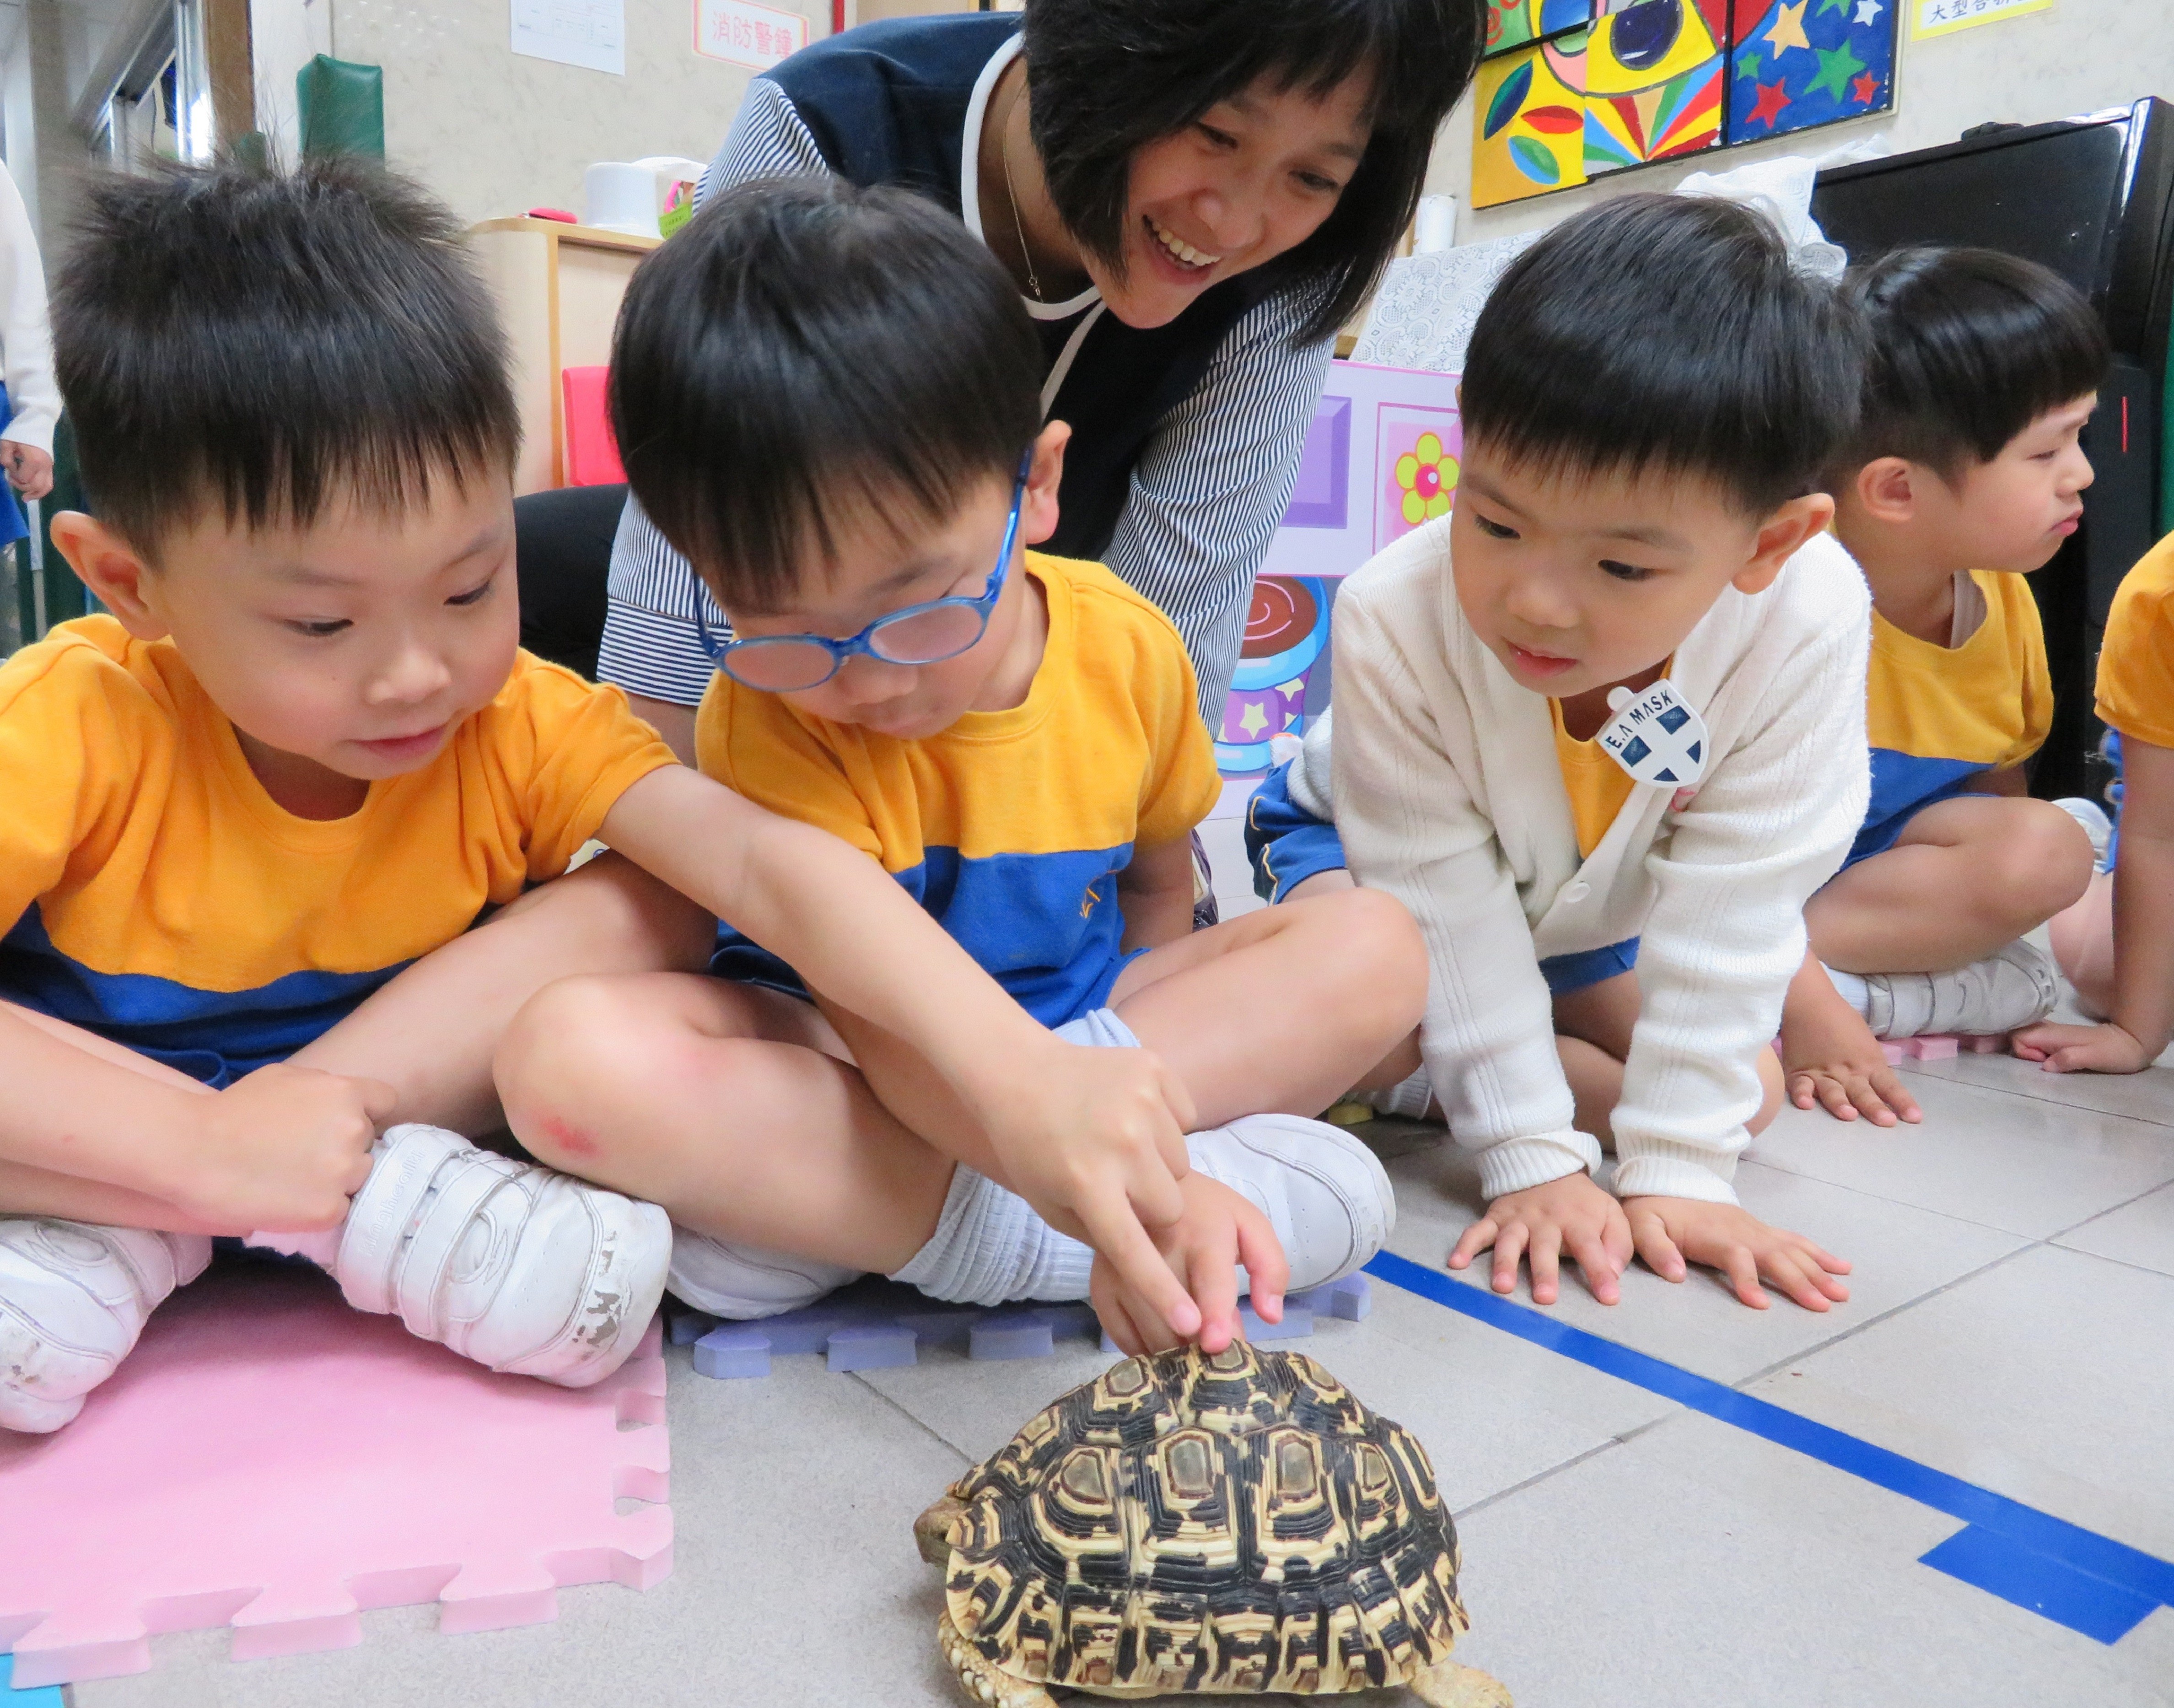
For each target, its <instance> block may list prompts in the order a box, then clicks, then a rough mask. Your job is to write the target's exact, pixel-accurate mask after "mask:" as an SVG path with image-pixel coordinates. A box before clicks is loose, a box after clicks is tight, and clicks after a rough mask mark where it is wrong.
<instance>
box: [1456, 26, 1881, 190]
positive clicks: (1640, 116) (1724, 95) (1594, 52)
mask: <svg viewBox="0 0 2174 1708" xmlns="http://www.w3.org/2000/svg"><path fill="white" fill-rule="evenodd" d="M1488 6H1489V19H1490V22H1489V31H1490V34H1489V39H1488V47H1487V53H1488V55H1489V57H1488V58H1487V59H1486V60H1485V61H1484V62H1483V64H1482V65H1481V68H1480V73H1479V99H1478V100H1477V101H1476V102H1475V103H1474V138H1473V166H1472V201H1473V205H1474V207H1476V208H1489V207H1495V206H1498V205H1500V204H1501V203H1506V202H1515V201H1521V200H1522V199H1524V198H1526V197H1532V196H1541V195H1545V194H1546V193H1548V192H1549V191H1551V190H1561V189H1567V188H1569V187H1570V186H1572V185H1576V184H1583V183H1587V182H1590V181H1592V180H1593V179H1594V178H1596V177H1598V176H1601V175H1602V174H1603V173H1607V172H1616V171H1623V170H1629V169H1631V168H1632V167H1636V166H1642V165H1649V164H1651V163H1652V162H1655V161H1658V160H1663V159H1680V158H1681V157H1683V156H1685V155H1687V154H1696V153H1699V152H1701V151H1702V150H1705V149H1717V148H1721V147H1724V146H1728V145H1733V144H1735V143H1752V142H1760V141H1763V140H1764V139H1765V138H1768V137H1775V136H1784V135H1787V134H1788V133H1790V132H1795V131H1802V130H1809V129H1812V128H1813V127H1816V126H1820V125H1829V124H1836V123H1839V122H1841V121H1843V120H1845V119H1853V118H1862V117H1863V116H1866V115H1867V114H1869V113H1878V112H1886V111H1891V110H1892V109H1893V107H1894V105H1895V35H1896V30H1897V26H1898V24H1899V20H1900V19H1901V11H1902V4H1901V0H1488ZM1588 9H1589V14H1590V15H1589V16H1588V15H1587V11H1588Z"/></svg>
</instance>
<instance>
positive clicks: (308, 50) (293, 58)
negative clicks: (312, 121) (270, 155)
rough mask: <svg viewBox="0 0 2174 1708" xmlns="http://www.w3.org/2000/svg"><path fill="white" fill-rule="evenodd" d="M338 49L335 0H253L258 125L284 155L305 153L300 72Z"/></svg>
mask: <svg viewBox="0 0 2174 1708" xmlns="http://www.w3.org/2000/svg"><path fill="white" fill-rule="evenodd" d="M331 51H333V0H249V62H250V70H251V73H252V74H253V76H254V78H255V80H256V84H257V129H258V130H260V131H262V132H264V134H265V135H266V136H268V137H269V138H272V140H273V147H274V149H275V150H276V152H277V154H278V155H279V158H280V159H284V160H292V159H295V158H296V157H297V156H298V155H300V153H301V127H300V114H299V113H298V112H297V111H295V75H296V73H299V72H300V70H301V68H303V67H304V66H306V65H307V64H308V63H309V62H310V61H311V59H313V58H314V57H316V56H317V55H318V54H320V53H330V52H331Z"/></svg>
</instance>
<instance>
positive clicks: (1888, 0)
mask: <svg viewBox="0 0 2174 1708" xmlns="http://www.w3.org/2000/svg"><path fill="white" fill-rule="evenodd" d="M1730 12H1731V14H1732V15H1731V19H1730V22H1731V24H1732V26H1733V28H1732V31H1731V34H1732V40H1733V45H1732V46H1731V48H1730V51H1729V77H1728V84H1729V89H1728V129H1727V135H1728V140H1729V141H1730V142H1731V143H1756V142H1761V141H1763V140H1765V139H1766V138H1768V137H1778V136H1785V135H1787V134H1788V133H1789V132H1793V131H1808V130H1811V129H1813V128H1814V127H1816V126H1819V125H1831V124H1837V123H1839V122H1841V121H1842V120H1844V119H1856V118H1863V116H1865V115H1866V114H1867V113H1877V112H1886V111H1889V110H1890V109H1891V108H1892V107H1893V106H1894V105H1895V24H1896V22H1897V20H1898V19H1899V18H1900V17H1901V5H1900V3H1899V0H1730Z"/></svg>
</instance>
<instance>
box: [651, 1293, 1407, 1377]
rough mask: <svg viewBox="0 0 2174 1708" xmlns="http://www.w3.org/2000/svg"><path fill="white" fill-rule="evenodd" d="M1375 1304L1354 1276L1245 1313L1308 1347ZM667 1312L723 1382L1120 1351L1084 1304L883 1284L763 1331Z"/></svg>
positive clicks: (698, 1359)
mask: <svg viewBox="0 0 2174 1708" xmlns="http://www.w3.org/2000/svg"><path fill="white" fill-rule="evenodd" d="M1372 1303H1373V1301H1372V1295H1371V1293H1370V1291H1369V1289H1368V1286H1367V1281H1366V1277H1365V1276H1364V1275H1347V1276H1345V1277H1344V1279H1342V1280H1341V1281H1332V1282H1330V1283H1329V1284H1328V1285H1326V1286H1323V1287H1314V1288H1310V1289H1307V1290H1306V1291H1305V1292H1303V1293H1293V1294H1291V1295H1289V1296H1288V1297H1287V1298H1285V1300H1284V1320H1283V1321H1282V1322H1277V1323H1268V1322H1262V1321H1261V1319H1260V1318H1259V1317H1257V1316H1255V1315H1254V1314H1253V1311H1252V1306H1251V1305H1243V1304H1241V1305H1240V1306H1239V1311H1240V1315H1241V1316H1242V1317H1243V1318H1244V1321H1245V1324H1246V1338H1247V1339H1249V1340H1255V1341H1271V1340H1303V1339H1305V1338H1307V1337H1308V1336H1310V1335H1311V1334H1312V1332H1313V1322H1314V1318H1315V1317H1316V1316H1338V1317H1342V1318H1343V1319H1344V1320H1345V1321H1346V1322H1359V1321H1360V1320H1361V1319H1363V1318H1364V1317H1365V1316H1366V1313H1367V1311H1369V1310H1371V1308H1372ZM667 1308H668V1313H669V1314H668V1322H669V1323H670V1326H671V1336H672V1343H673V1345H674V1346H686V1345H690V1344H691V1345H692V1346H693V1347H694V1349H695V1374H696V1375H697V1376H716V1377H720V1378H732V1377H750V1376H768V1375H769V1374H770V1360H771V1358H772V1357H774V1356H775V1355H776V1354H781V1353H807V1352H819V1353H821V1354H824V1356H825V1359H826V1360H827V1361H828V1363H829V1365H830V1368H831V1369H832V1370H888V1369H891V1368H893V1367H895V1366H896V1365H907V1364H913V1363H916V1362H917V1361H918V1360H919V1358H920V1355H921V1351H922V1348H924V1347H931V1346H949V1347H953V1348H956V1349H961V1350H963V1351H965V1354H966V1355H967V1356H968V1357H969V1358H976V1359H1010V1358H1047V1357H1049V1356H1050V1355H1051V1354H1053V1353H1054V1352H1055V1351H1056V1350H1057V1342H1058V1341H1060V1340H1077V1339H1084V1338H1099V1339H1100V1340H1101V1343H1102V1348H1103V1350H1105V1351H1106V1352H1115V1351H1116V1350H1117V1348H1116V1346H1115V1345H1114V1344H1113V1343H1111V1341H1110V1339H1109V1338H1108V1337H1107V1336H1105V1335H1103V1334H1102V1332H1101V1324H1100V1323H1099V1322H1096V1321H1095V1312H1094V1310H1093V1308H1092V1307H1091V1306H1090V1305H1084V1304H1079V1305H999V1306H998V1307H997V1308H996V1309H994V1310H986V1309H983V1308H982V1307H981V1306H979V1305H947V1304H945V1303H944V1302H943V1301H942V1300H936V1299H931V1298H929V1297H928V1296H927V1295H926V1294H924V1293H921V1292H919V1291H917V1290H916V1289H913V1288H911V1287H908V1286H905V1285H903V1284H900V1283H899V1282H895V1281H886V1280H884V1278H882V1277H881V1276H879V1275H871V1276H868V1277H866V1278H863V1279H862V1280H859V1281H856V1282H854V1283H853V1284H852V1285H851V1286H849V1287H841V1288H840V1289H838V1291H836V1293H833V1294H831V1295H830V1296H829V1297H828V1298H826V1299H824V1300H820V1301H819V1303H816V1304H814V1305H807V1306H805V1307H803V1309H801V1310H798V1311H786V1312H785V1313H783V1314H782V1315H781V1316H765V1317H763V1318H761V1319H760V1321H757V1322H722V1321H721V1320H720V1319H718V1318H717V1317H715V1316H708V1315H706V1314H705V1313H704V1312H701V1311H690V1310H687V1309H685V1308H684V1306H680V1305H677V1304H676V1303H668V1307H667Z"/></svg>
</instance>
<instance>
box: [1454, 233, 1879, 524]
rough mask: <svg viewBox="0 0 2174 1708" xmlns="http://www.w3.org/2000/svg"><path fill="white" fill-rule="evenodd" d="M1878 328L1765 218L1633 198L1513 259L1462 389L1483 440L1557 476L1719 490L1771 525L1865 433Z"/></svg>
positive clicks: (1490, 303)
mask: <svg viewBox="0 0 2174 1708" xmlns="http://www.w3.org/2000/svg"><path fill="white" fill-rule="evenodd" d="M1863 370H1864V334H1863V326H1862V324H1861V322H1859V321H1858V317H1857V316H1856V314H1855V313H1854V312H1853V311H1852V310H1851V309H1850V308H1849V306H1848V305H1847V304H1846V303H1845V302H1843V300H1841V294H1840V292H1839V291H1838V290H1837V289H1836V287H1835V286H1834V285H1833V284H1830V283H1828V282H1827V281H1826V280H1825V279H1821V278H1814V277H1812V276H1810V275H1809V274H1807V273H1801V272H1799V271H1798V270H1797V268H1795V267H1794V266H1793V264H1792V262H1791V258H1790V253H1789V247H1788V245H1787V243H1786V242H1785V241H1783V239H1782V234H1781V232H1780V231H1779V230H1777V229H1776V227H1775V226H1774V225H1773V224H1772V223H1771V221H1769V220H1767V219H1766V218H1765V217H1763V216H1762V215H1760V214H1755V213H1752V212H1750V211H1749V210H1748V209H1746V208H1740V207H1739V206H1737V205H1736V204H1735V203H1733V202H1724V201H1718V200H1716V199H1714V198H1712V197H1702V196H1657V195H1650V194H1647V195H1630V196H1620V197H1615V198H1614V199H1613V200H1610V201H1607V202H1603V203H1601V204H1600V205H1599V206H1598V207H1597V208H1588V209H1587V210H1586V211H1585V212H1584V213H1582V214H1576V215H1573V216H1572V217H1571V218H1570V219H1566V220H1565V221H1564V222H1563V223H1562V224H1560V225H1558V226H1556V227H1555V229H1554V230H1552V231H1549V233H1548V234H1547V235H1545V236H1544V237H1542V238H1541V239H1540V240H1539V241H1538V242H1537V243H1535V244H1534V245H1533V246H1532V247H1531V248H1530V249H1528V250H1527V251H1525V252H1524V253H1523V254H1522V255H1521V256H1519V257H1517V260H1516V261H1514V262H1512V263H1511V264H1510V268H1509V269H1508V271H1506V273H1504V274H1503V275H1502V278H1501V283H1500V284H1497V285H1496V286H1495V290H1494V294H1493V295H1491V296H1490V297H1489V298H1488V299H1487V305H1486V307H1485V308H1484V309H1483V310H1482V311H1480V316H1479V324H1478V325H1477V326H1475V327H1474V328H1473V331H1472V344H1471V349H1470V351H1469V353H1468V355H1467V356H1466V358H1465V364H1464V376H1463V391H1462V392H1461V393H1460V397H1461V399H1462V403H1461V406H1460V407H1461V412H1462V413H1463V419H1464V436H1465V439H1466V441H1467V442H1468V443H1470V442H1474V441H1481V442H1484V444H1485V445H1486V446H1487V448H1488V450H1489V451H1490V453H1493V454H1495V455H1498V456H1501V457H1504V458H1506V460H1507V461H1509V462H1512V463H1515V464H1517V465H1520V466H1522V467H1523V468H1528V469H1530V470H1532V471H1533V473H1537V474H1540V475H1543V476H1546V475H1571V476H1578V475H1587V474H1598V473H1622V474H1625V475H1629V476H1631V477H1634V478H1635V477H1636V476H1637V475H1639V474H1641V473H1645V472H1647V470H1649V469H1650V470H1652V471H1653V472H1655V473H1666V474H1690V475H1695V476H1701V477H1703V478H1706V479H1707V480H1709V481H1711V482H1712V484H1714V485H1715V486H1716V487H1717V489H1719V490H1720V491H1721V492H1722V494H1723V495H1725V496H1726V497H1727V498H1728V500H1729V501H1730V502H1731V503H1732V504H1733V505H1734V506H1735V507H1736V508H1737V509H1738V510H1739V511H1742V512H1743V513H1744V514H1745V515H1749V516H1765V515H1766V514H1768V513H1769V512H1771V511H1772V510H1773V509H1774V508H1775V507H1776V506H1777V505H1780V504H1782V502H1784V501H1785V500H1788V499H1791V498H1795V497H1798V496H1800V495H1804V494H1805V493H1808V492H1811V491H1814V490H1815V489H1817V488H1818V486H1819V482H1820V473H1821V471H1822V470H1823V469H1825V468H1826V467H1827V465H1828V462H1829V460H1830V459H1831V457H1833V456H1834V454H1835V452H1836V449H1837V448H1838V447H1839V446H1841V444H1843V443H1844V442H1845V441H1846V440H1847V437H1848V435H1849V433H1850V431H1851V430H1852V427H1854V426H1855V424H1856V422H1857V410H1858V390H1859V387H1860V385H1861V382H1862V376H1863Z"/></svg>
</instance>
